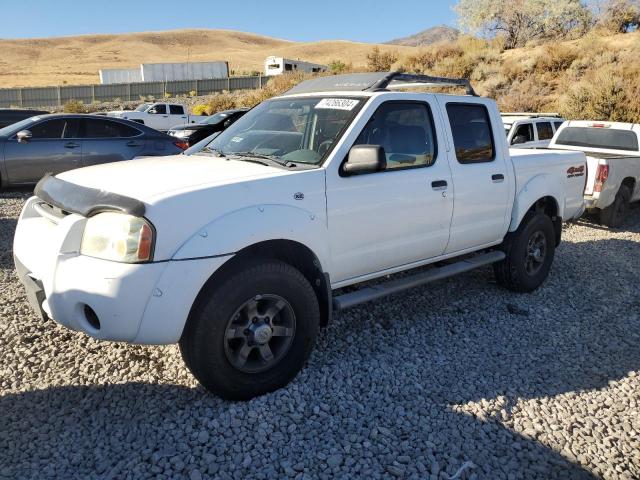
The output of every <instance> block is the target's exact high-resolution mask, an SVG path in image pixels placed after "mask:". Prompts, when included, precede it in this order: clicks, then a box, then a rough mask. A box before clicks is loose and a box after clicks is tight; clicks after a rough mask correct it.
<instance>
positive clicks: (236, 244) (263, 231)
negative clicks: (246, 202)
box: [172, 204, 330, 269]
mask: <svg viewBox="0 0 640 480" xmlns="http://www.w3.org/2000/svg"><path fill="white" fill-rule="evenodd" d="M268 240H291V241H294V242H298V243H301V244H302V245H305V246H306V247H307V248H309V250H311V251H312V252H313V253H314V254H315V255H316V257H317V258H318V260H319V261H320V263H321V264H322V266H323V267H324V268H325V269H326V268H327V267H328V266H329V263H330V262H329V251H328V245H329V242H328V231H327V222H326V219H325V218H324V217H319V216H318V215H316V214H314V213H312V212H309V211H308V210H304V209H302V208H298V207H293V206H290V205H278V204H275V205H274V204H265V205H254V206H250V207H245V208H242V209H239V210H235V211H233V212H229V213H227V214H225V215H223V216H221V217H218V218H217V219H215V220H213V221H212V222H210V223H209V224H207V225H205V226H204V227H202V228H200V229H199V230H198V231H197V232H195V233H194V234H193V235H192V236H191V237H190V238H189V239H188V240H187V241H186V242H185V243H183V244H182V245H181V246H180V247H179V248H178V250H177V251H176V253H175V254H174V255H173V257H172V259H174V260H185V259H189V258H204V257H213V256H223V255H231V254H234V253H236V252H238V251H240V250H242V249H244V248H247V247H250V246H252V245H255V244H257V243H261V242H265V241H268Z"/></svg>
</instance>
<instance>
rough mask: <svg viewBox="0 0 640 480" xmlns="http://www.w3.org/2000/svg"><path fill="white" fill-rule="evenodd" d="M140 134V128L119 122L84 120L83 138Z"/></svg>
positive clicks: (127, 136)
mask: <svg viewBox="0 0 640 480" xmlns="http://www.w3.org/2000/svg"><path fill="white" fill-rule="evenodd" d="M139 134H140V130H138V129H136V128H133V127H130V126H129V125H125V124H123V123H119V122H113V121H111V120H102V119H93V118H91V119H86V120H85V121H84V138H130V137H135V136H137V135H139Z"/></svg>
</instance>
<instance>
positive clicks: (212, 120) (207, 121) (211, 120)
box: [198, 113, 229, 125]
mask: <svg viewBox="0 0 640 480" xmlns="http://www.w3.org/2000/svg"><path fill="white" fill-rule="evenodd" d="M225 118H229V114H228V113H216V114H215V115H212V116H211V117H207V118H204V119H202V121H201V122H198V123H201V124H203V125H215V124H216V123H220V122H222V121H223V120H224V119H225Z"/></svg>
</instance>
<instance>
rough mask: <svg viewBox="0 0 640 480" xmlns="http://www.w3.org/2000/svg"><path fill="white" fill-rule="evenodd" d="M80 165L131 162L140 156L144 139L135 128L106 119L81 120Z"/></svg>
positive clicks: (141, 133)
mask: <svg viewBox="0 0 640 480" xmlns="http://www.w3.org/2000/svg"><path fill="white" fill-rule="evenodd" d="M81 135H82V165H83V166H88V165H98V164H101V163H109V162H117V161H120V160H131V159H132V158H133V157H135V156H137V155H140V154H142V152H143V151H144V148H145V142H146V140H145V138H144V134H143V132H142V131H141V130H138V129H137V128H135V127H133V126H131V125H128V124H125V123H121V122H117V121H114V120H108V119H106V118H100V117H96V118H83V119H82V125H81Z"/></svg>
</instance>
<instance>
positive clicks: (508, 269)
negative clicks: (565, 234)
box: [493, 212, 556, 293]
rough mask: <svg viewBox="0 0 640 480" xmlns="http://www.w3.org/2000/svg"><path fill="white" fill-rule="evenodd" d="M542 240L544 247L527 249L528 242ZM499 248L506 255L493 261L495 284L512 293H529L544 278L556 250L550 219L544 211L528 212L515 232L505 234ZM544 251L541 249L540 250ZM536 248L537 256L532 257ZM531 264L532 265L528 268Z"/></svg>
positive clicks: (536, 242) (534, 242)
mask: <svg viewBox="0 0 640 480" xmlns="http://www.w3.org/2000/svg"><path fill="white" fill-rule="evenodd" d="M538 241H543V242H544V249H543V248H539V249H537V250H536V249H534V251H533V253H532V252H531V251H529V250H530V247H531V245H532V242H533V244H534V245H537V244H538ZM501 249H502V250H503V251H504V253H505V254H506V255H507V258H505V259H504V260H503V261H501V262H498V263H494V264H493V271H494V274H495V277H496V281H497V282H498V284H499V285H501V286H503V287H505V288H508V289H509V290H512V291H514V292H525V293H526V292H532V291H534V290H535V289H536V288H538V287H539V286H540V285H542V283H543V282H544V281H545V280H546V278H547V276H548V275H549V270H550V269H551V264H552V263H553V256H554V254H555V249H556V241H555V231H554V228H553V222H552V221H551V219H550V218H549V217H548V216H547V215H545V214H544V213H535V212H529V213H527V214H526V215H525V217H524V218H523V219H522V222H521V223H520V226H519V227H518V229H517V230H516V231H515V232H512V233H509V234H507V236H506V238H505V240H504V242H503V244H502V246H501ZM542 250H544V251H542ZM536 251H538V252H539V253H540V255H538V256H536V255H535V252H536ZM532 264H533V267H535V268H530V267H531V266H532Z"/></svg>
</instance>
